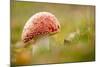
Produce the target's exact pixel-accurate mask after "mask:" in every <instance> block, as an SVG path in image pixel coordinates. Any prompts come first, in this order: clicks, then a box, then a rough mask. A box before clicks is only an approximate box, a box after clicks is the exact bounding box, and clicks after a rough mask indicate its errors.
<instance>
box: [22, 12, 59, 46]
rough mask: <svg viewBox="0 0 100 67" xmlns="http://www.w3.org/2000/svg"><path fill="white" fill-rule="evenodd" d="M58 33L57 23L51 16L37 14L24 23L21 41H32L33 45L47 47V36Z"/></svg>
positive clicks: (43, 13)
mask: <svg viewBox="0 0 100 67" xmlns="http://www.w3.org/2000/svg"><path fill="white" fill-rule="evenodd" d="M59 31H60V24H59V21H58V20H57V18H56V17H55V16H54V15H53V14H51V13H49V12H39V13H36V14H35V15H33V16H32V17H31V18H30V19H29V20H28V21H27V22H26V24H25V26H24V29H23V32H22V41H23V42H24V43H27V42H30V41H34V43H33V44H34V45H38V44H41V46H42V45H45V46H48V47H49V36H51V35H53V34H56V33H57V32H59Z"/></svg>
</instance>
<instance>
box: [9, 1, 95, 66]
mask: <svg viewBox="0 0 100 67" xmlns="http://www.w3.org/2000/svg"><path fill="white" fill-rule="evenodd" d="M43 11H46V12H51V13H52V14H54V15H55V16H56V17H57V18H58V20H59V22H60V25H61V31H60V32H59V33H57V34H55V35H53V36H50V50H49V51H48V50H45V48H43V47H42V48H41V49H40V50H39V51H38V53H37V54H36V55H34V56H33V55H32V54H31V48H30V47H28V48H16V45H20V44H22V43H21V33H22V30H23V27H24V25H25V23H26V21H27V20H28V19H29V18H30V17H31V16H32V15H33V14H35V13H37V12H43ZM94 60H95V6H90V5H71V4H56V3H39V2H18V1H17V2H14V3H12V4H11V63H12V64H14V65H29V64H46V63H47V64H48V63H65V62H83V61H94Z"/></svg>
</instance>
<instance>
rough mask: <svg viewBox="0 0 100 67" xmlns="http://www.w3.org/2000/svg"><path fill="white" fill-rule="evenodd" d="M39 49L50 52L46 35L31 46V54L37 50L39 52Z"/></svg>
mask: <svg viewBox="0 0 100 67" xmlns="http://www.w3.org/2000/svg"><path fill="white" fill-rule="evenodd" d="M41 49H44V50H50V45H49V36H48V35H47V36H43V37H41V38H38V39H37V41H36V42H35V44H33V48H32V52H33V54H34V53H35V52H37V51H38V50H40V51H41Z"/></svg>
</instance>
